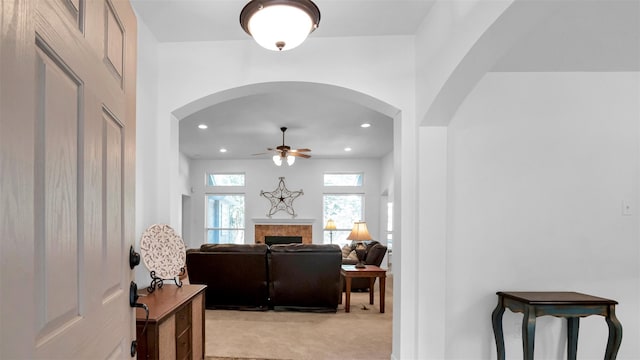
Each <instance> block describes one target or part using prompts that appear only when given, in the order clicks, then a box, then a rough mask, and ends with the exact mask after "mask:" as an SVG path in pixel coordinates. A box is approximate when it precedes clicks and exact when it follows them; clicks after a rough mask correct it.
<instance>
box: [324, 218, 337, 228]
mask: <svg viewBox="0 0 640 360" xmlns="http://www.w3.org/2000/svg"><path fill="white" fill-rule="evenodd" d="M324 229H325V230H335V229H336V223H335V222H334V221H333V220H332V219H329V220H327V225H325V227H324Z"/></svg>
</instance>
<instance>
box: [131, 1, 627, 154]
mask: <svg viewBox="0 0 640 360" xmlns="http://www.w3.org/2000/svg"><path fill="white" fill-rule="evenodd" d="M521 1H523V2H524V1H527V0H521ZM131 2H132V4H133V6H134V9H135V11H136V13H137V14H138V16H139V17H140V18H141V20H142V21H143V22H144V23H145V24H146V25H147V27H148V28H149V29H150V30H151V32H152V33H153V34H154V36H155V37H156V39H157V40H158V41H159V42H183V41H228V40H247V41H251V40H250V37H249V36H248V35H247V34H245V33H244V32H243V30H242V28H241V27H240V24H239V14H240V11H241V10H242V8H243V6H244V5H245V4H246V3H247V2H248V0H131ZM314 2H315V3H316V4H317V5H318V7H319V8H320V11H321V14H322V17H321V20H320V27H319V28H318V29H317V30H316V31H315V32H314V33H313V34H312V35H311V36H312V37H351V36H380V35H414V34H415V33H416V30H417V29H418V27H419V26H420V23H421V22H422V20H423V19H424V18H425V17H426V15H427V14H428V13H429V11H430V9H431V8H432V6H433V4H434V2H435V1H433V0H314ZM539 4H546V5H548V6H554V7H555V8H554V9H553V11H551V12H550V14H551V15H550V16H549V17H548V18H546V19H545V20H544V21H542V22H541V23H540V24H538V26H536V27H535V28H533V29H532V30H531V31H530V33H529V34H528V35H527V36H526V37H525V38H524V39H522V40H521V41H519V42H518V43H517V44H515V45H514V46H513V48H512V49H510V50H509V52H508V53H506V54H505V55H504V56H503V57H502V59H500V60H499V61H498V63H496V64H495V65H494V67H493V69H492V71H639V70H640V48H639V47H640V5H639V4H640V2H639V1H636V0H627V1H611V0H599V1H578V2H576V1H560V0H558V1H552V2H540V3H539ZM371 24H375V26H371ZM256 46H257V45H256ZM265 51H267V50H265ZM294 51H295V50H294ZM365 121H366V122H369V123H371V124H372V125H373V126H372V127H370V128H368V129H363V128H360V124H361V123H363V122H365ZM201 123H205V124H208V125H209V128H208V129H207V130H204V131H202V130H198V129H197V125H198V124H201ZM281 126H287V127H289V130H288V131H287V134H286V143H287V145H289V146H291V147H292V148H302V147H305V148H311V149H312V150H313V151H312V153H311V154H312V155H313V156H314V158H344V157H357V158H362V157H380V156H384V155H386V154H388V153H389V152H390V151H391V150H392V148H393V133H392V121H391V119H390V118H388V117H386V116H384V115H383V114H380V113H378V112H375V111H372V110H371V109H369V108H367V107H365V106H362V105H358V104H355V103H350V102H347V101H344V100H341V99H339V98H336V97H318V96H315V95H313V96H312V95H305V94H304V93H300V92H287V91H278V92H270V93H262V94H258V95H251V96H246V97H242V98H238V99H235V100H232V101H227V102H224V103H220V104H217V105H214V106H212V107H210V108H207V109H204V110H202V111H200V112H198V113H195V114H192V115H190V116H189V117H187V118H185V119H183V120H181V121H180V150H181V151H182V152H183V153H185V154H186V155H187V156H189V157H191V158H210V159H222V158H225V159H246V158H253V156H252V154H255V153H259V152H263V151H264V150H265V149H266V148H267V147H275V146H277V145H281V144H282V136H281V133H280V129H279V128H280V127H281ZM347 146H348V147H351V148H352V149H353V150H352V151H351V152H349V153H347V152H345V151H344V148H345V147H347ZM220 147H225V148H226V149H228V152H227V153H226V154H222V153H220V152H219V148H220ZM264 156H265V157H266V156H267V155H264Z"/></svg>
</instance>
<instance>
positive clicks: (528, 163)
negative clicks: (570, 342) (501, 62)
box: [445, 73, 640, 359]
mask: <svg viewBox="0 0 640 360" xmlns="http://www.w3.org/2000/svg"><path fill="white" fill-rule="evenodd" d="M639 84H640V77H639V75H638V73H489V74H487V75H486V76H485V77H484V78H483V80H482V81H481V82H480V83H479V84H478V86H477V87H476V88H475V89H474V90H473V92H472V93H471V94H470V95H469V97H468V98H467V99H466V101H465V102H464V104H463V105H462V106H461V108H460V109H459V110H458V113H457V115H456V116H455V117H454V119H453V120H452V121H451V124H450V125H449V128H448V149H449V153H448V156H449V162H448V163H449V201H448V207H449V219H448V229H447V232H448V236H447V243H446V296H447V301H446V303H447V307H446V324H447V326H446V329H445V331H446V358H448V359H472V358H485V359H488V358H495V343H494V340H493V333H492V330H491V323H490V314H491V311H492V310H493V308H494V307H495V305H496V302H497V296H496V295H495V292H496V291H500V290H566V291H578V292H584V293H588V294H593V295H597V296H602V297H606V298H611V299H614V300H617V301H618V302H619V303H620V304H619V306H618V307H617V309H616V312H617V315H618V318H619V319H620V321H621V322H622V325H623V328H624V337H623V340H622V347H621V349H620V352H619V357H618V358H620V359H638V358H640V345H639V344H640V342H639V341H638V339H640V321H639V319H640V288H639V286H640V268H639V266H640V265H639V264H640V249H639V245H638V235H639V233H638V228H639V221H638V210H639V209H638V201H637V200H638V198H639V195H640V194H639V189H638V183H639V166H640V165H639V164H640V157H639V140H640V139H639V127H640V122H639V121H638V119H639V118H640V111H639V106H640V105H639V104H638V99H639V98H640V90H639V89H640V86H639ZM623 201H627V202H629V203H630V204H631V206H632V209H633V215H630V216H623V214H622V202H623ZM521 319H522V315H521V314H519V315H514V314H511V313H510V312H509V311H506V312H505V315H504V330H505V342H506V345H507V353H506V354H507V358H518V357H520V356H521V355H520V354H521V353H522V345H521V344H522V343H521V338H520V333H521V332H520V329H521ZM561 324H562V321H560V320H559V319H554V318H547V317H545V318H539V320H538V326H537V329H536V349H535V350H536V358H540V359H559V358H563V356H566V355H564V354H565V352H566V350H565V346H566V340H564V338H565V333H566V325H564V324H562V325H561ZM606 341H607V326H606V323H605V321H604V319H603V318H602V317H595V316H592V317H589V318H586V319H583V320H581V324H580V340H579V343H578V353H579V355H578V356H579V357H580V358H581V359H599V358H602V356H603V354H604V350H605V345H606Z"/></svg>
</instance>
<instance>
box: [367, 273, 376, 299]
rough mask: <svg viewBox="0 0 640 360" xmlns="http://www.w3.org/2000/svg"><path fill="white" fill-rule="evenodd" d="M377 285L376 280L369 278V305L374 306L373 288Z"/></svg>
mask: <svg viewBox="0 0 640 360" xmlns="http://www.w3.org/2000/svg"><path fill="white" fill-rule="evenodd" d="M375 285H376V278H374V277H370V278H369V305H373V287H374V286H375Z"/></svg>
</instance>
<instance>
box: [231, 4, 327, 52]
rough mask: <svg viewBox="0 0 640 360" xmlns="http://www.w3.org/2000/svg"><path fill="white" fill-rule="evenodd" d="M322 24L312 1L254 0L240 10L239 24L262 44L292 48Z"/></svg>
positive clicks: (267, 47)
mask: <svg viewBox="0 0 640 360" xmlns="http://www.w3.org/2000/svg"><path fill="white" fill-rule="evenodd" d="M319 23H320V10H319V9H318V7H317V6H316V4H314V3H313V2H312V1H311V0H252V1H249V3H247V5H245V6H244V8H243V9H242V12H240V25H241V26H242V29H244V31H245V32H246V33H247V34H249V35H251V36H252V37H253V39H254V40H255V41H256V42H257V43H258V44H259V45H260V46H262V47H264V48H265V49H269V50H274V51H282V50H291V49H293V48H295V47H296V46H298V45H300V44H302V42H303V41H304V40H305V39H306V38H307V36H308V35H309V34H310V33H312V32H313V31H314V30H315V29H316V28H317V27H318V24H319Z"/></svg>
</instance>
